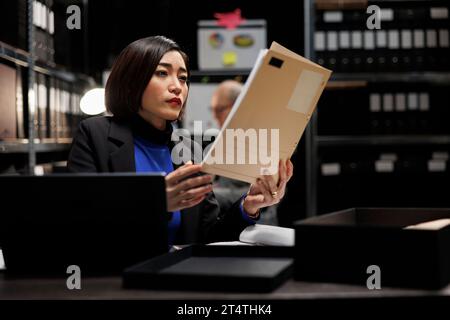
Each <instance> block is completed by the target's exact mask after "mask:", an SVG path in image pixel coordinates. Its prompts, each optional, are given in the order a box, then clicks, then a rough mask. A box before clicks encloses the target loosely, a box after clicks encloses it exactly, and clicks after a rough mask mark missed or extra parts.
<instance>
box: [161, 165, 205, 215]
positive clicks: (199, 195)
mask: <svg viewBox="0 0 450 320" xmlns="http://www.w3.org/2000/svg"><path fill="white" fill-rule="evenodd" d="M201 169H202V166H201V165H200V164H192V162H191V161H189V162H188V163H186V164H185V165H184V166H181V167H179V168H178V169H176V170H174V171H172V172H171V173H169V174H168V175H167V176H166V197H167V211H168V212H173V211H177V210H182V209H186V208H190V207H193V206H195V205H197V204H199V203H200V202H202V201H203V200H204V199H205V197H206V195H207V194H208V193H209V192H211V191H212V184H211V182H212V176H211V175H208V174H206V175H201V176H196V177H192V178H187V177H189V176H192V175H194V174H196V173H199V172H200V170H201Z"/></svg>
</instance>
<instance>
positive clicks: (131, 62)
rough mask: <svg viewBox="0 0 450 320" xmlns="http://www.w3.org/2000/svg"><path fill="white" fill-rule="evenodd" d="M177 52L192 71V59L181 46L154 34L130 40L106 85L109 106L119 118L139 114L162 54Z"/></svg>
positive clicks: (114, 65) (107, 104) (106, 100)
mask: <svg viewBox="0 0 450 320" xmlns="http://www.w3.org/2000/svg"><path fill="white" fill-rule="evenodd" d="M169 51H178V52H179V53H180V54H181V56H182V57H183V60H184V63H185V64H186V69H187V71H188V78H189V76H190V71H189V59H188V56H187V55H186V53H184V52H183V51H182V50H181V48H180V46H179V45H178V44H177V43H176V42H175V41H173V40H171V39H169V38H166V37H163V36H153V37H147V38H143V39H139V40H136V41H134V42H132V43H130V44H129V45H128V46H127V47H126V48H125V49H123V50H122V52H121V53H120V54H119V56H118V57H117V59H116V60H115V62H114V64H113V66H112V69H111V73H110V75H109V78H108V81H107V82H106V87H105V104H106V109H107V110H108V111H109V112H110V113H112V114H113V115H114V117H116V118H119V119H126V118H130V117H131V116H132V115H134V114H136V113H137V112H138V111H139V109H140V107H141V101H142V95H143V93H144V91H145V88H146V87H147V84H148V83H149V81H150V79H151V78H152V76H153V74H154V72H155V70H156V67H157V66H158V64H159V62H160V61H161V59H162V57H163V56H164V55H165V54H166V53H167V52H169Z"/></svg>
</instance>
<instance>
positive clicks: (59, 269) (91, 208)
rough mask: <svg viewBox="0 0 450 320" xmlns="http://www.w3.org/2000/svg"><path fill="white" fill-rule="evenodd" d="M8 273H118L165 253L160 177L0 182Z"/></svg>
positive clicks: (1, 242) (1, 238)
mask: <svg viewBox="0 0 450 320" xmlns="http://www.w3.org/2000/svg"><path fill="white" fill-rule="evenodd" d="M0 194H1V197H2V199H4V201H7V202H8V203H9V205H7V206H6V205H4V206H2V207H3V208H2V210H1V213H0V248H1V249H2V251H3V256H4V262H5V267H6V274H7V275H8V274H11V275H14V274H20V275H27V274H29V275H57V276H58V275H61V276H67V268H68V267H69V266H71V265H76V266H78V267H79V268H80V270H81V274H82V275H89V274H92V275H100V274H119V273H121V272H122V270H123V269H124V268H125V267H128V266H131V265H133V264H135V263H137V262H140V261H143V260H146V259H149V258H150V257H154V256H156V255H159V254H162V253H165V252H167V251H168V241H167V224H168V215H167V211H166V194H165V181H164V175H163V174H162V173H149V174H147V173H145V174H141V173H83V174H54V175H47V176H0Z"/></svg>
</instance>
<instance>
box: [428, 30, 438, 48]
mask: <svg viewBox="0 0 450 320" xmlns="http://www.w3.org/2000/svg"><path fill="white" fill-rule="evenodd" d="M436 47H437V33H436V30H427V48H436Z"/></svg>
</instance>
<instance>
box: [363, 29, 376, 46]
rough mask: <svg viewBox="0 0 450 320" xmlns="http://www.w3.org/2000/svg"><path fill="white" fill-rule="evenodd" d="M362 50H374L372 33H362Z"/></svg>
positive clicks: (373, 35)
mask: <svg viewBox="0 0 450 320" xmlns="http://www.w3.org/2000/svg"><path fill="white" fill-rule="evenodd" d="M364 49H366V50H372V49H375V34H374V32H373V31H364Z"/></svg>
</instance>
